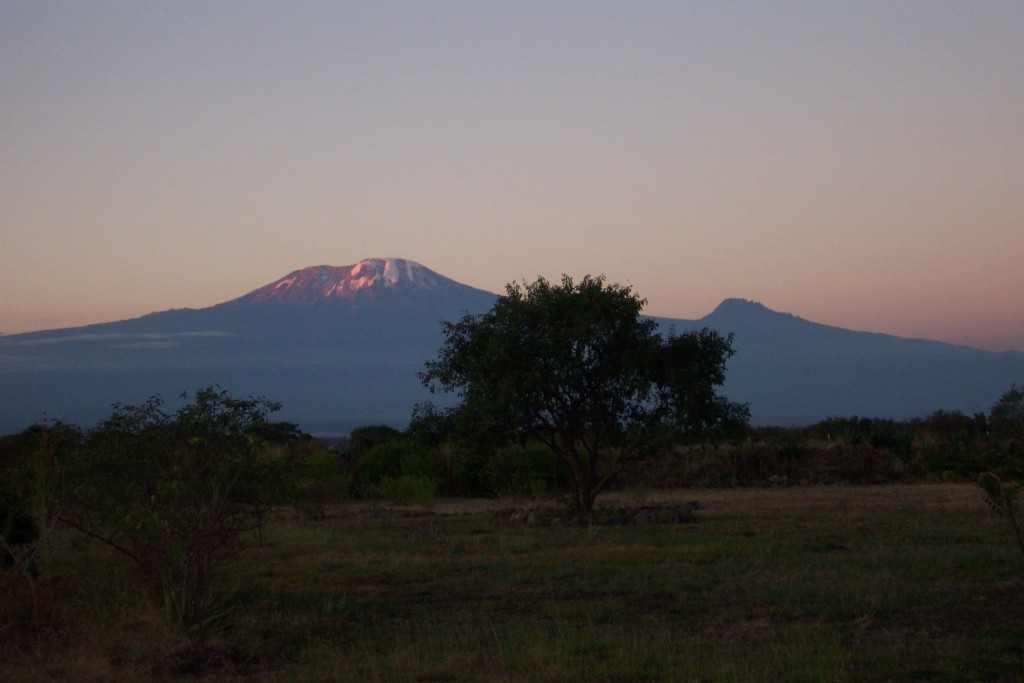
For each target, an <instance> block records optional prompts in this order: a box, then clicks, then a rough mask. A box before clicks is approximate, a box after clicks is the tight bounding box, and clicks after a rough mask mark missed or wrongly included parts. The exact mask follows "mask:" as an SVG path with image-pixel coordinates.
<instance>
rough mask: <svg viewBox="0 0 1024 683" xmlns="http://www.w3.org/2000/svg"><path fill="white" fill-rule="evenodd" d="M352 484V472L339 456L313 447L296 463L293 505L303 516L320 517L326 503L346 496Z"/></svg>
mask: <svg viewBox="0 0 1024 683" xmlns="http://www.w3.org/2000/svg"><path fill="white" fill-rule="evenodd" d="M351 488H352V474H351V472H349V468H348V464H347V463H346V462H345V461H344V460H342V458H341V456H339V455H338V454H337V453H333V452H331V451H328V450H319V451H315V452H313V453H310V454H308V455H306V456H305V457H304V458H303V459H302V460H300V461H299V462H298V463H297V464H296V466H295V482H294V489H293V492H292V494H291V498H292V505H294V506H295V508H296V509H297V510H298V511H299V512H300V513H301V514H302V515H303V516H305V517H308V518H310V519H322V518H323V517H324V515H325V514H326V506H327V504H328V503H330V502H332V501H337V500H341V499H344V498H346V497H347V496H348V494H349V491H350V490H351Z"/></svg>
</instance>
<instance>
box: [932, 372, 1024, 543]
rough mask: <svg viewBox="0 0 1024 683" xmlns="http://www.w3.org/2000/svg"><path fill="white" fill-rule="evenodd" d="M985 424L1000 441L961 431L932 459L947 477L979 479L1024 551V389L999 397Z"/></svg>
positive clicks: (935, 465) (976, 421) (995, 508)
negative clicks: (980, 439)
mask: <svg viewBox="0 0 1024 683" xmlns="http://www.w3.org/2000/svg"><path fill="white" fill-rule="evenodd" d="M975 423H976V425H978V424H985V425H987V426H988V427H989V429H990V430H991V435H992V436H995V437H998V439H997V440H994V441H987V442H985V443H978V441H977V439H976V438H974V439H972V438H970V437H971V436H973V435H974V432H973V431H971V430H968V429H965V430H962V431H958V432H955V433H954V436H952V437H951V439H952V440H953V447H951V448H949V449H947V450H944V451H942V452H940V453H938V454H936V455H934V456H933V457H932V458H931V459H930V464H931V466H932V468H933V469H936V470H938V471H942V472H943V473H945V474H946V475H947V476H959V477H963V478H966V479H968V480H970V481H973V482H975V483H976V484H977V485H978V486H979V487H981V490H982V491H984V493H985V500H986V501H987V502H988V504H989V505H990V506H991V507H992V509H993V510H994V511H995V512H996V513H997V514H998V515H1000V516H1001V517H1003V518H1005V519H1006V521H1007V522H1008V524H1009V526H1010V529H1011V531H1012V533H1013V538H1014V540H1015V541H1016V544H1017V547H1018V548H1019V549H1020V551H1021V552H1022V553H1024V510H1022V509H1021V497H1022V491H1024V440H1022V439H1024V390H1021V389H1018V388H1017V387H1016V386H1013V387H1011V388H1010V390H1009V391H1007V392H1006V393H1004V394H1003V395H1002V396H1000V397H999V400H998V401H997V402H996V404H995V405H994V406H993V407H992V411H991V413H990V414H989V416H988V419H987V420H982V419H978V418H976V419H975Z"/></svg>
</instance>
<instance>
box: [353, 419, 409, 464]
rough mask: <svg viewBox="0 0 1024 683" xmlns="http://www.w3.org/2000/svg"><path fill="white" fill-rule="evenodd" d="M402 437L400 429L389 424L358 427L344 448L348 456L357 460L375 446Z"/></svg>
mask: <svg viewBox="0 0 1024 683" xmlns="http://www.w3.org/2000/svg"><path fill="white" fill-rule="evenodd" d="M401 437H402V433H401V432H400V431H398V430H397V429H395V428H394V427H388V426H387V425H369V426H367V427H357V428H356V429H353V430H352V433H351V434H349V435H348V439H347V441H346V444H345V448H344V450H345V452H346V455H347V457H348V458H349V459H350V460H352V461H353V462H355V461H357V460H359V458H361V457H362V456H363V455H364V454H365V453H366V452H367V451H369V450H370V449H371V448H373V447H374V446H378V445H380V444H384V443H388V442H390V441H397V440H398V439H400V438H401Z"/></svg>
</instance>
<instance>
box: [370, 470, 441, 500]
mask: <svg viewBox="0 0 1024 683" xmlns="http://www.w3.org/2000/svg"><path fill="white" fill-rule="evenodd" d="M379 489H380V492H381V495H382V496H383V497H384V498H386V499H387V500H388V501H389V502H392V503H428V502H430V501H432V500H434V499H435V498H436V497H437V480H436V479H434V478H433V477H428V476H427V475H425V474H403V475H401V476H398V477H384V478H383V479H381V481H380V485H379Z"/></svg>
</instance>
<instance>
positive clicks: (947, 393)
mask: <svg viewBox="0 0 1024 683" xmlns="http://www.w3.org/2000/svg"><path fill="white" fill-rule="evenodd" d="M496 297H497V295H495V294H492V293H490V292H485V291H483V290H479V289H475V288H472V287H467V286H465V285H462V284H459V283H457V282H455V281H453V280H450V279H448V278H446V277H444V276H442V275H439V274H437V273H435V272H433V271H431V270H429V269H427V268H425V267H423V266H421V265H420V264H418V263H415V262H413V261H407V260H403V259H366V260H364V261H361V262H359V263H357V264H354V265H351V266H341V267H337V266H314V267H311V268H303V269H300V270H296V271H294V272H292V273H289V274H288V275H286V276H285V277H283V278H280V279H278V280H275V281H274V282H272V283H270V284H268V285H265V286H263V287H260V288H258V289H256V290H253V291H252V292H249V293H248V294H245V295H243V296H241V297H238V298H236V299H232V300H230V301H227V302H224V303H221V304H218V305H216V306H211V307H209V308H203V309H176V310H170V311H162V312H159V313H151V314H149V315H146V316H142V317H140V318H135V319H132V320H122V321H118V322H111V323H104V324H100V325H90V326H87V327H79V328H72V329H64V330H49V331H45V332H34V333H28V334H19V335H11V336H8V337H0V434H2V433H10V432H13V431H17V430H20V429H22V428H24V427H25V426H27V425H29V424H32V423H36V422H40V421H41V420H42V419H43V416H44V414H46V415H48V416H49V417H50V418H51V419H53V418H57V419H62V420H65V421H70V422H75V423H78V424H81V425H84V426H87V425H91V424H93V423H95V421H96V420H98V419H100V418H102V417H104V416H106V415H109V414H110V407H111V404H113V403H115V402H122V403H138V402H141V401H144V400H145V399H147V398H148V397H150V396H152V395H154V394H160V395H162V396H163V397H164V398H165V399H168V401H169V402H170V403H171V404H172V405H173V402H174V401H175V400H176V398H177V397H178V396H179V395H180V394H181V393H182V392H183V391H194V390H195V389H197V388H200V387H205V386H209V385H212V384H219V385H220V386H221V387H223V388H225V389H227V390H229V391H230V392H232V393H233V394H235V395H238V396H245V395H265V396H267V397H268V398H270V399H272V400H275V401H280V402H281V403H282V404H283V410H282V411H281V413H279V414H278V415H277V417H278V418H279V419H283V420H290V421H293V422H297V423H298V424H299V425H300V426H301V427H302V428H303V429H306V430H309V431H313V432H316V433H345V432H347V431H349V430H350V429H351V428H352V427H354V426H357V425H359V424H367V423H389V424H394V425H403V424H404V423H405V422H407V420H408V419H409V416H410V414H411V411H412V408H413V405H414V404H415V403H417V402H419V401H424V400H428V399H432V400H435V401H436V400H438V399H439V397H436V396H431V395H429V394H428V393H427V392H426V390H424V389H423V387H422V386H420V383H419V381H418V379H417V373H418V372H420V371H422V370H423V366H424V363H425V362H426V361H427V360H430V359H431V358H434V357H435V356H436V353H437V350H438V348H439V347H440V345H441V343H442V341H443V335H442V332H441V325H440V322H441V321H442V320H452V321H453V320H457V319H459V318H461V317H462V316H463V315H465V314H466V313H479V312H483V311H486V310H488V309H489V308H490V307H491V306H492V305H493V303H494V301H495V300H496ZM657 320H658V322H659V323H660V324H661V325H662V328H663V329H665V330H668V329H669V328H675V329H676V330H677V331H680V332H681V331H685V330H688V329H696V328H700V327H711V328H713V329H717V330H719V331H721V332H723V333H733V334H734V347H735V349H736V352H737V353H736V355H735V356H734V357H733V358H732V359H730V361H729V364H728V379H727V382H726V386H725V392H726V394H727V395H728V396H729V398H730V399H732V400H738V401H747V402H749V403H750V405H751V413H752V418H753V420H754V422H755V423H758V424H772V423H775V424H779V423H781V424H790V423H806V422H813V421H816V420H820V419H823V418H825V417H828V416H843V417H846V416H853V415H861V416H880V417H892V418H906V417H912V416H917V415H926V414H928V413H931V412H933V411H935V410H938V409H945V410H962V411H964V412H968V413H970V412H972V411H976V410H987V409H988V408H989V407H990V406H991V405H992V404H993V403H994V402H995V401H996V399H997V398H998V396H999V395H1000V394H1001V393H1003V392H1004V391H1006V390H1007V389H1008V388H1009V387H1010V386H1011V385H1012V384H1014V383H1016V384H1018V385H1024V354H1022V353H1019V352H1008V353H992V352H988V351H980V350H977V349H971V348H967V347H961V346H953V345H950V344H944V343H940V342H934V341H926V340H912V339H901V338H898V337H893V336H889V335H883V334H873V333H866V332H854V331H851V330H845V329H841V328H837V327H830V326H827V325H821V324H818V323H814V322H810V321H807V320H804V319H802V318H798V317H796V316H793V315H789V314H786V313H778V312H775V311H772V310H770V309H768V308H766V307H764V306H762V305H760V304H756V303H752V302H749V301H744V300H740V299H729V300H726V301H724V302H723V303H722V304H721V305H720V306H719V307H718V308H717V309H715V311H713V312H712V313H711V314H709V315H707V316H705V317H704V318H701V319H699V320H677V319H657ZM441 398H442V400H443V397H441Z"/></svg>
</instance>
